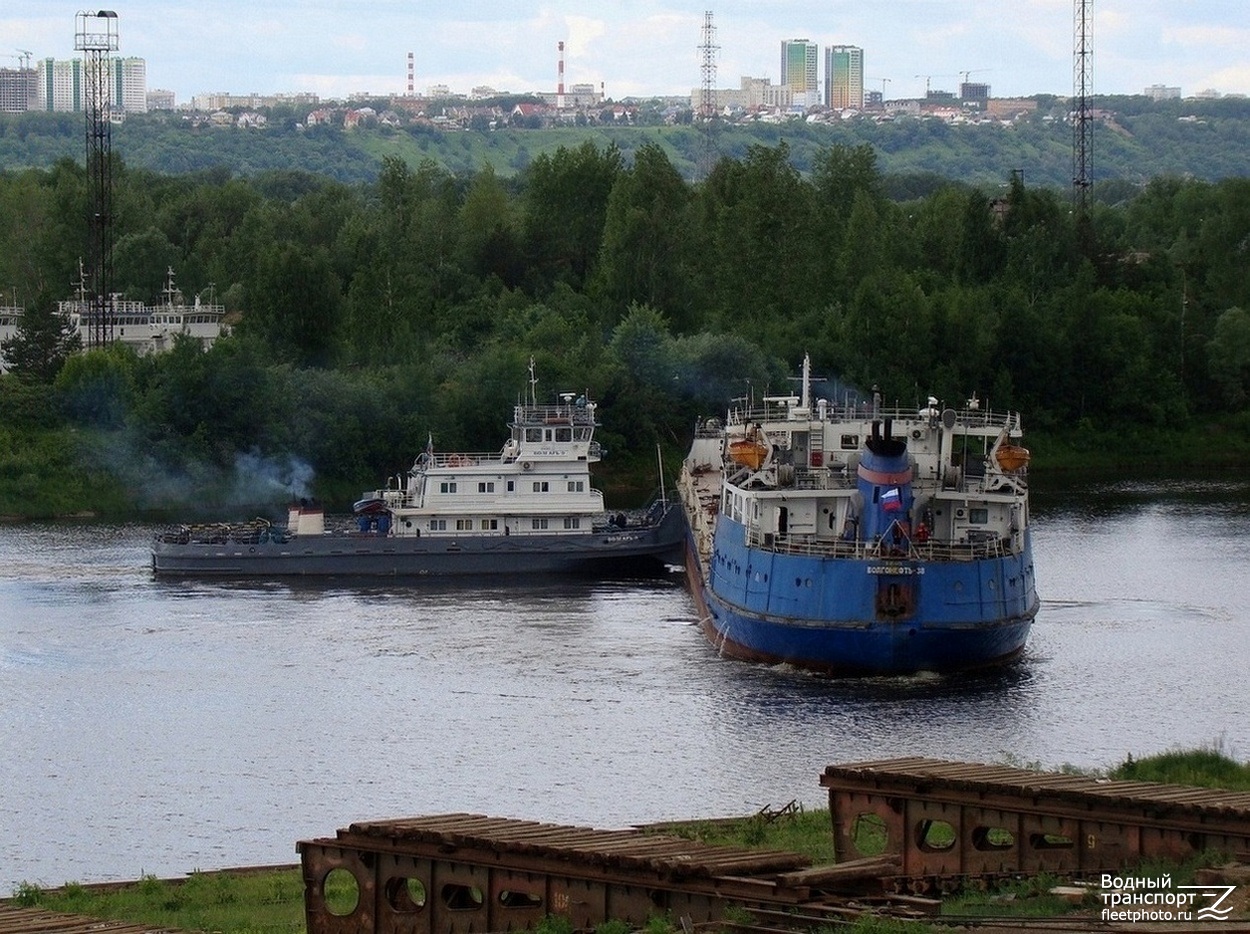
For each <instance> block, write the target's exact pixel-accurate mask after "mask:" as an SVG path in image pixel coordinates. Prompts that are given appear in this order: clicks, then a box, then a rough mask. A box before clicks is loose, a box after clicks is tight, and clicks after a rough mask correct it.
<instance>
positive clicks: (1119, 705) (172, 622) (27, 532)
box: [0, 481, 1250, 895]
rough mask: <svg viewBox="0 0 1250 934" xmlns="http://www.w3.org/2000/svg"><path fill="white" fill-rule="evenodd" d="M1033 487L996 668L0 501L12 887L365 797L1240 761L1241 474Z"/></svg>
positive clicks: (750, 798)
mask: <svg viewBox="0 0 1250 934" xmlns="http://www.w3.org/2000/svg"><path fill="white" fill-rule="evenodd" d="M1034 486H1035V493H1034V503H1033V507H1034V509H1033V511H1034V547H1035V551H1036V554H1035V558H1036V564H1037V578H1038V582H1039V585H1038V586H1039V590H1040V592H1041V596H1042V609H1041V612H1040V614H1039V616H1038V618H1037V621H1036V624H1035V626H1034V629H1033V634H1032V636H1031V638H1030V642H1029V646H1028V649H1027V651H1026V653H1025V657H1024V658H1023V659H1022V660H1021V661H1020V662H1019V663H1018V664H1016V665H1014V666H1013V667H1011V668H1010V669H1008V670H1006V671H1004V672H1000V673H997V674H994V675H990V676H983V677H978V678H966V677H960V678H938V677H927V678H907V679H869V680H850V681H828V680H822V679H818V678H814V677H811V676H808V675H804V674H801V673H798V672H795V671H793V670H785V669H777V668H768V667H761V666H752V665H746V664H743V663H740V662H734V661H728V660H723V659H720V658H718V657H716V655H715V653H714V652H713V650H712V649H711V647H710V646H709V645H707V644H706V643H705V642H704V640H703V638H702V636H701V635H700V634H699V631H698V630H697V628H696V627H695V626H694V625H693V617H694V609H693V603H692V601H691V599H690V597H689V595H688V594H687V593H686V591H685V590H684V589H683V586H682V583H681V581H680V579H679V578H678V577H677V576H676V575H674V576H673V577H672V578H671V579H669V578H661V579H650V580H626V581H610V582H601V583H599V582H585V581H576V582H570V581H567V580H561V581H558V582H536V583H532V584H526V585H525V586H520V585H517V584H515V583H497V582H483V584H482V586H478V587H474V588H472V589H461V588H447V587H428V586H420V587H398V586H394V585H380V586H344V585H339V584H329V585H326V584H322V585H315V586H309V585H300V586H294V585H290V584H285V583H274V584H238V583H234V584H232V583H186V582H182V583H168V582H164V581H157V580H155V579H153V578H152V576H151V574H150V572H149V570H148V553H147V547H148V541H149V540H150V537H151V534H152V531H153V530H152V529H151V528H150V527H145V526H141V525H128V526H111V525H101V524H71V525H67V524H56V525H17V526H8V527H0V569H2V570H0V895H7V894H9V893H10V892H11V891H12V890H13V889H14V888H15V887H16V886H17V885H18V884H19V883H21V882H23V881H25V882H31V883H36V884H40V885H57V884H60V883H63V882H67V881H78V882H93V881H105V880H112V879H133V878H137V877H139V876H140V875H143V874H145V873H152V874H156V875H160V876H168V875H179V874H182V873H185V872H191V871H194V870H197V869H201V870H208V869H215V868H221V867H228V866H239V865H253V864H263V863H282V862H294V861H296V859H297V856H296V852H295V844H296V842H297V841H298V840H302V839H309V838H313V837H319V836H328V835H333V833H334V831H335V830H336V829H338V828H339V827H343V826H346V825H347V824H348V823H350V822H352V821H355V820H365V819H371V818H387V817H400V816H405V815H415V814H435V813H445V812H461V811H468V812H476V813H484V814H490V815H494V816H500V817H519V818H526V819H533V820H545V821H554V822H560V823H574V824H580V825H584V826H593V827H620V826H627V825H629V824H633V823H640V822H645V821H653V820H662V819H676V818H686V817H709V816H722V815H728V814H744V813H752V812H754V811H756V810H759V809H760V808H762V807H765V806H774V807H780V806H782V805H785V804H787V803H788V802H790V801H792V800H795V799H797V800H798V801H800V802H802V803H804V804H807V805H813V806H823V805H824V803H825V799H824V796H823V794H822V789H821V788H820V784H819V776H820V773H821V772H822V770H823V769H824V767H825V766H826V765H828V764H830V763H835V762H850V761H855V760H857V759H864V758H881V757H887V756H898V755H926V756H935V757H943V758H953V759H967V760H973V761H981V762H1009V763H1016V764H1022V763H1028V764H1034V763H1036V764H1040V765H1042V766H1044V767H1055V766H1060V765H1063V764H1065V763H1068V764H1072V765H1078V766H1085V767H1102V766H1108V765H1113V764H1115V763H1117V762H1119V761H1121V760H1122V759H1123V758H1124V757H1125V756H1126V755H1127V754H1129V753H1132V754H1133V755H1134V756H1140V755H1143V754H1148V753H1153V752H1158V751H1162V750H1166V749H1169V748H1173V747H1178V746H1179V747H1191V746H1198V745H1212V744H1216V745H1220V746H1222V748H1223V749H1224V750H1225V751H1226V752H1229V753H1231V754H1233V755H1235V756H1238V757H1239V758H1242V759H1244V758H1246V757H1248V756H1250V716H1248V714H1250V700H1248V699H1247V698H1248V697H1250V692H1248V691H1247V690H1246V689H1247V673H1248V672H1250V611H1248V610H1247V608H1246V601H1245V581H1246V580H1247V579H1248V578H1247V571H1248V570H1250V484H1247V482H1244V481H1242V482H1217V481H1150V482H1146V481H1142V482H1133V483H1121V484H1115V485H1095V486H1092V487H1091V486H1087V487H1085V488H1083V489H1081V490H1080V491H1078V492H1064V491H1059V490H1054V491H1046V490H1044V489H1042V490H1038V489H1037V486H1038V484H1036V483H1035V484H1034Z"/></svg>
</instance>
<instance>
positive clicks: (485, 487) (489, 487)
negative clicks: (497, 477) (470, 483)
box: [477, 480, 495, 493]
mask: <svg viewBox="0 0 1250 934" xmlns="http://www.w3.org/2000/svg"><path fill="white" fill-rule="evenodd" d="M477 491H478V492H479V493H494V492H495V483H494V481H493V480H483V481H481V482H480V483H478V485H477Z"/></svg>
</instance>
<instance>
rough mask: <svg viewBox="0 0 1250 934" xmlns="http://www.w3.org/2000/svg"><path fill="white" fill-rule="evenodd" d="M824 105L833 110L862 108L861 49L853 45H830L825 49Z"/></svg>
mask: <svg viewBox="0 0 1250 934" xmlns="http://www.w3.org/2000/svg"><path fill="white" fill-rule="evenodd" d="M825 106H826V107H829V108H830V109H833V110H848V109H852V108H853V109H855V110H863V108H864V50H863V49H861V48H859V47H857V46H853V45H831V46H829V47H827V48H826V49H825Z"/></svg>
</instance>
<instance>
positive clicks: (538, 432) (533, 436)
mask: <svg viewBox="0 0 1250 934" xmlns="http://www.w3.org/2000/svg"><path fill="white" fill-rule="evenodd" d="M542 439H543V430H542V429H541V428H526V429H525V440H526V441H541V440H542Z"/></svg>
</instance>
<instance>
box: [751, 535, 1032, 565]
mask: <svg viewBox="0 0 1250 934" xmlns="http://www.w3.org/2000/svg"><path fill="white" fill-rule="evenodd" d="M746 539H747V544H748V545H749V546H751V547H752V548H760V549H762V550H764V551H771V552H775V553H777V554H787V555H811V556H813V557H820V558H854V559H859V560H869V561H870V560H875V559H879V560H882V561H939V562H940V561H976V560H981V559H984V558H1005V557H1007V556H1009V555H1012V554H1014V553H1015V548H1014V547H1013V545H1012V540H1011V538H1003V537H1000V536H997V535H987V536H984V537H982V538H978V539H974V540H971V541H968V542H950V541H938V540H936V539H929V540H928V541H927V542H917V541H914V540H912V541H906V540H904V541H903V542H902V543H901V544H899V545H895V544H894V543H893V542H889V541H880V542H876V541H871V542H864V541H845V540H844V539H816V538H810V537H806V536H798V535H777V534H775V533H772V532H761V531H760V530H759V529H757V528H748V529H747V535H746Z"/></svg>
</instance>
